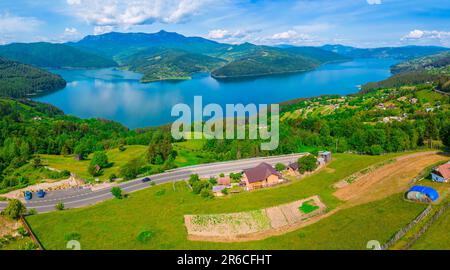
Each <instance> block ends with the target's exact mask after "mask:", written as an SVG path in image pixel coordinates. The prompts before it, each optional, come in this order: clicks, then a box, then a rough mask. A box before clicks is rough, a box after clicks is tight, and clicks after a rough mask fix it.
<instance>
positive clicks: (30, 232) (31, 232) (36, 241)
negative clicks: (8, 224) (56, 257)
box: [19, 216, 44, 250]
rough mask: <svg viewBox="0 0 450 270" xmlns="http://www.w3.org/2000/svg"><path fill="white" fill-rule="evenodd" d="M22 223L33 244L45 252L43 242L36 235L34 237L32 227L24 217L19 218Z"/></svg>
mask: <svg viewBox="0 0 450 270" xmlns="http://www.w3.org/2000/svg"><path fill="white" fill-rule="evenodd" d="M19 220H20V222H22V224H23V227H25V230H27V232H28V234H29V235H30V237H31V239H32V240H33V242H34V243H35V244H36V245H38V249H39V250H44V247H42V245H41V242H39V240H38V239H37V237H36V235H34V233H33V231H32V230H31V228H30V226H29V225H28V222H27V221H26V220H25V219H24V218H23V216H20V218H19Z"/></svg>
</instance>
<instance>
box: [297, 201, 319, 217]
mask: <svg viewBox="0 0 450 270" xmlns="http://www.w3.org/2000/svg"><path fill="white" fill-rule="evenodd" d="M312 202H313V201H312V200H311V201H307V202H304V203H303V204H302V205H301V206H300V207H299V208H298V210H300V212H302V213H303V214H309V213H312V212H314V211H316V210H317V209H319V208H320V207H319V206H317V205H313V204H311V203H312Z"/></svg>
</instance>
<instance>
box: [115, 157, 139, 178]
mask: <svg viewBox="0 0 450 270" xmlns="http://www.w3.org/2000/svg"><path fill="white" fill-rule="evenodd" d="M141 166H142V162H141V161H140V160H139V159H133V160H130V161H129V162H128V163H126V164H125V165H123V166H122V167H121V168H120V175H121V176H122V177H123V178H124V179H125V180H131V179H134V178H136V177H137V176H138V174H139V170H140V169H141Z"/></svg>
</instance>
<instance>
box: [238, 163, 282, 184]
mask: <svg viewBox="0 0 450 270" xmlns="http://www.w3.org/2000/svg"><path fill="white" fill-rule="evenodd" d="M244 173H245V176H247V179H248V182H250V183H254V182H260V181H263V180H265V179H267V177H269V176H271V175H272V174H275V175H278V176H279V175H280V174H279V173H278V171H277V170H275V168H274V167H272V166H271V165H269V164H267V163H265V162H263V163H261V164H259V165H258V166H256V167H254V168H251V169H246V170H244Z"/></svg>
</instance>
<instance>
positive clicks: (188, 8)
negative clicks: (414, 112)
mask: <svg viewBox="0 0 450 270" xmlns="http://www.w3.org/2000/svg"><path fill="white" fill-rule="evenodd" d="M161 29H164V30H166V31H173V32H178V33H181V34H184V35H186V36H202V37H206V38H210V39H214V40H216V41H220V42H227V43H242V42H252V43H256V44H268V45H273V44H294V45H321V44H329V43H333V44H335V43H339V44H346V45H353V46H358V47H379V46H400V45H406V44H417V45H441V46H447V47H450V1H448V0H439V1H438V0H266V1H264V0H39V1H35V0H15V1H8V0H0V43H1V44H5V43H11V42H31V41H49V42H66V41H74V40H78V39H81V38H82V37H83V36H85V35H93V34H95V35H97V34H102V33H105V32H110V31H120V32H149V33H151V32H157V31H159V30H161Z"/></svg>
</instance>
